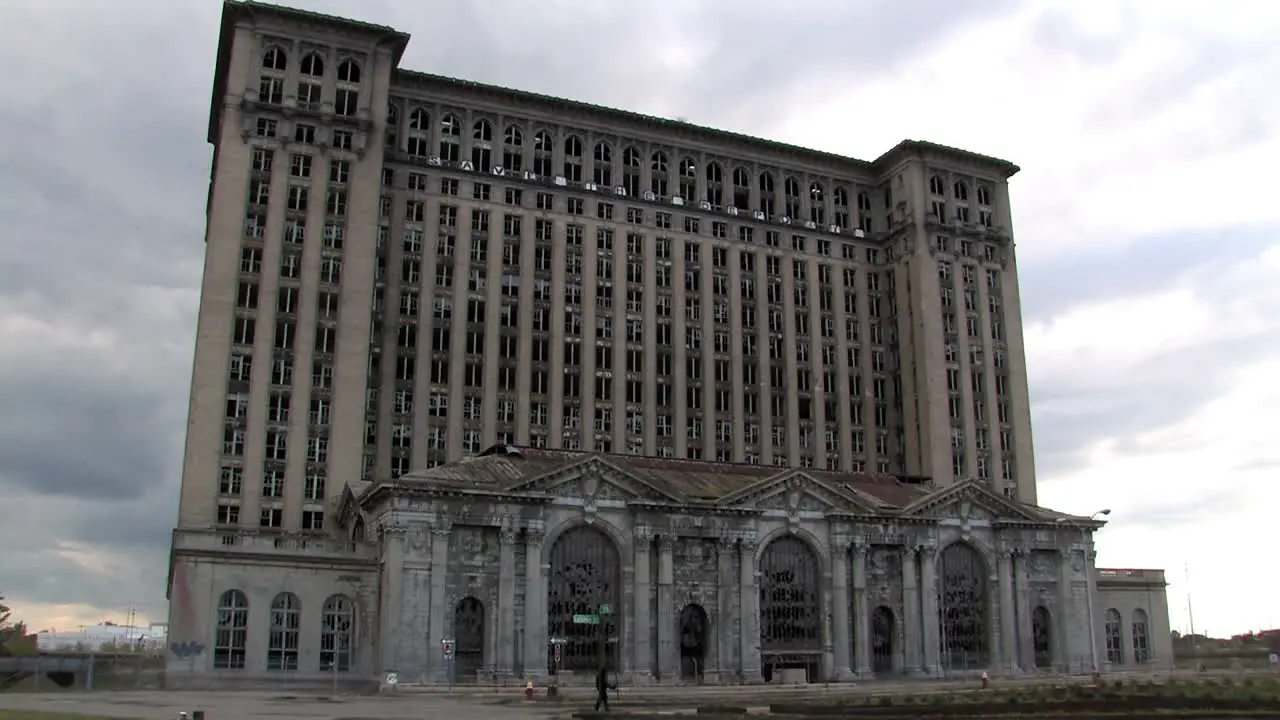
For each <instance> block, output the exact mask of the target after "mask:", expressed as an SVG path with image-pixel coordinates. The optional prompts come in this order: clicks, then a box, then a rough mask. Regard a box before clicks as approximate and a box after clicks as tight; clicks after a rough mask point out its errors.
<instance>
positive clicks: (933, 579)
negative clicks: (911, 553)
mask: <svg viewBox="0 0 1280 720" xmlns="http://www.w3.org/2000/svg"><path fill="white" fill-rule="evenodd" d="M920 599H921V603H920V605H921V610H922V618H921V620H920V623H921V625H922V627H921V630H923V634H924V669H925V672H926V673H928V674H929V675H938V674H940V673H941V672H942V641H941V637H940V635H941V633H942V629H941V624H942V619H941V618H940V617H939V616H938V548H936V547H934V546H933V545H924V546H922V547H921V548H920Z"/></svg>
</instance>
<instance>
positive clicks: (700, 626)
mask: <svg viewBox="0 0 1280 720" xmlns="http://www.w3.org/2000/svg"><path fill="white" fill-rule="evenodd" d="M679 630H680V677H684V678H699V677H702V673H703V672H704V670H705V669H706V664H707V645H708V641H709V639H710V636H711V633H710V630H711V621H710V620H709V619H707V611H706V610H704V609H703V608H702V606H701V605H698V604H696V603H694V604H689V605H685V606H684V609H683V610H681V611H680V628H679Z"/></svg>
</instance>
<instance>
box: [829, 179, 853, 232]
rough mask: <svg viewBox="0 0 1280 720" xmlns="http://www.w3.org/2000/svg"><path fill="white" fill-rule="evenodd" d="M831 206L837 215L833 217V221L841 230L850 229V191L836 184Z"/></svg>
mask: <svg viewBox="0 0 1280 720" xmlns="http://www.w3.org/2000/svg"><path fill="white" fill-rule="evenodd" d="M831 206H832V208H833V212H834V213H835V217H833V218H831V221H832V223H834V224H835V226H836V227H838V228H840V229H841V230H848V229H849V228H850V225H849V191H848V190H846V189H844V188H842V187H840V186H839V185H837V186H836V189H835V190H834V191H832V193H831Z"/></svg>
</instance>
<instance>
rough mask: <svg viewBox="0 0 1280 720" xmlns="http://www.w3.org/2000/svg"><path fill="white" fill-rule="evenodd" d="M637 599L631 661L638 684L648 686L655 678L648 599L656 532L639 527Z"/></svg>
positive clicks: (637, 543)
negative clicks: (654, 533) (650, 561)
mask: <svg viewBox="0 0 1280 720" xmlns="http://www.w3.org/2000/svg"><path fill="white" fill-rule="evenodd" d="M632 542H633V544H634V545H635V553H636V555H635V579H634V582H635V598H634V601H633V602H632V603H631V609H632V617H633V618H634V621H633V623H632V624H633V625H634V626H635V627H634V633H633V637H634V638H635V640H634V642H633V643H632V648H633V652H634V656H633V660H632V668H633V672H634V673H635V675H636V678H637V681H638V682H647V681H648V680H649V679H650V678H652V677H653V648H651V647H650V646H649V636H650V633H649V629H650V628H651V627H653V618H651V617H650V616H649V598H650V596H651V594H652V589H651V588H650V587H649V580H650V569H649V558H650V550H651V549H652V546H653V530H652V529H650V528H648V527H644V526H640V527H637V528H636V530H635V535H634V539H633V540H632Z"/></svg>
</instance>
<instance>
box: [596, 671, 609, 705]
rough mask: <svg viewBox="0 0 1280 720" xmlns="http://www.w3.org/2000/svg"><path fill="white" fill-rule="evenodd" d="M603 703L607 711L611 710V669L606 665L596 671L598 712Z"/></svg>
mask: <svg viewBox="0 0 1280 720" xmlns="http://www.w3.org/2000/svg"><path fill="white" fill-rule="evenodd" d="M601 705H603V706H604V711H605V712H609V671H608V670H607V669H605V666H604V665H601V666H600V672H598V673H596V712H600V706H601Z"/></svg>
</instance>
